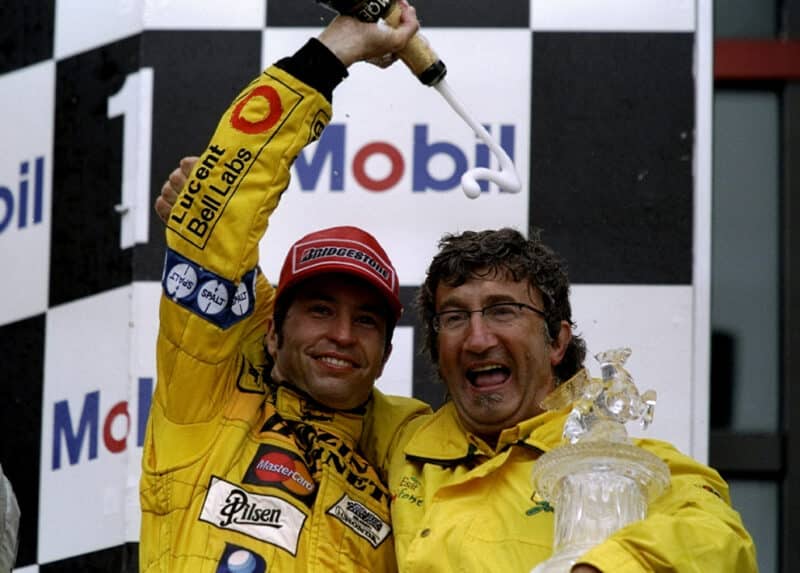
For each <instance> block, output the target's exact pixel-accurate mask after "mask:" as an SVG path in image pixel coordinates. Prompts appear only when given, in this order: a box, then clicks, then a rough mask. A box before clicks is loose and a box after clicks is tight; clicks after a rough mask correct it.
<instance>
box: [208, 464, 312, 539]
mask: <svg viewBox="0 0 800 573" xmlns="http://www.w3.org/2000/svg"><path fill="white" fill-rule="evenodd" d="M200 521H205V522H206V523H209V524H211V525H213V526H214V527H217V528H219V529H228V530H231V531H238V532H239V533H243V534H244V535H247V536H249V537H252V538H253V539H259V540H261V541H266V542H267V543H271V544H273V545H276V546H278V547H280V548H281V549H285V550H286V551H288V552H289V553H291V554H292V555H297V542H298V540H299V539H300V532H301V531H302V530H303V525H304V524H305V521H306V514H305V513H303V512H302V511H300V510H299V509H298V508H296V507H295V506H294V505H292V504H291V503H289V502H288V501H286V500H284V499H281V498H279V497H274V496H271V495H258V494H255V493H251V492H249V491H246V490H244V489H242V488H241V487H240V486H238V485H236V484H233V483H230V482H227V481H225V480H223V479H220V478H218V477H216V476H212V478H211V481H210V482H209V485H208V493H206V499H205V501H204V502H203V509H202V511H201V512H200Z"/></svg>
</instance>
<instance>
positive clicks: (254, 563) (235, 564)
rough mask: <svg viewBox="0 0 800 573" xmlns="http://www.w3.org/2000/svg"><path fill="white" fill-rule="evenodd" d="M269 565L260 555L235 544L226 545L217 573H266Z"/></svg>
mask: <svg viewBox="0 0 800 573" xmlns="http://www.w3.org/2000/svg"><path fill="white" fill-rule="evenodd" d="M266 571H267V563H266V562H265V561H264V558H263V557H261V556H260V555H258V554H256V553H253V552H252V551H250V550H249V549H246V548H244V547H239V546H238V545H234V544H233V543H226V544H225V551H223V552H222V557H220V560H219V566H217V571H216V573H266Z"/></svg>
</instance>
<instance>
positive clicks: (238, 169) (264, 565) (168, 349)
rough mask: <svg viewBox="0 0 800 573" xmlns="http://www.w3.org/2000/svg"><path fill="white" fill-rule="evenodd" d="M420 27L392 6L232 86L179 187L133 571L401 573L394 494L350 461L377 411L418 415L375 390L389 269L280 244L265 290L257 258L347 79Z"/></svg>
mask: <svg viewBox="0 0 800 573" xmlns="http://www.w3.org/2000/svg"><path fill="white" fill-rule="evenodd" d="M417 26H418V23H417V20H416V17H415V15H414V12H413V10H412V9H410V8H409V7H408V6H407V5H405V4H404V5H403V11H402V16H401V21H400V24H399V27H398V28H397V29H396V30H393V29H391V28H388V27H380V26H377V25H366V24H362V23H360V22H358V21H356V20H354V19H352V18H337V19H335V20H334V21H333V22H332V23H331V24H330V25H329V26H328V27H327V28H326V29H325V30H324V31H323V32H322V34H320V36H319V39H312V40H310V41H309V42H308V43H307V44H306V45H305V46H304V47H303V48H301V49H300V50H299V51H298V52H297V53H296V54H294V55H293V56H291V57H289V58H285V59H282V60H280V61H279V62H277V63H276V64H275V65H273V66H271V67H270V68H268V69H267V70H266V71H264V72H263V73H262V74H261V75H260V76H259V77H258V78H256V79H255V80H254V81H253V82H251V83H250V85H248V86H247V87H245V89H244V90H243V91H242V93H241V94H239V96H238V97H237V98H236V99H235V100H234V101H233V103H232V104H231V106H230V107H229V108H228V110H227V111H226V112H225V114H224V116H223V118H222V120H221V121H220V123H219V125H218V127H217V130H216V132H215V133H214V135H213V137H212V138H211V141H210V142H209V144H208V146H207V148H206V150H205V151H204V152H203V153H202V155H201V157H200V159H199V161H198V162H197V163H196V164H195V165H194V169H193V170H192V171H191V173H190V174H189V176H188V179H187V180H186V181H185V182H184V181H180V182H181V183H185V184H182V185H181V187H182V191H181V193H180V195H179V196H177V198H176V199H175V203H174V205H173V206H172V210H171V212H170V214H169V217H168V222H167V254H166V260H165V268H164V275H163V294H162V298H161V305H160V328H159V333H158V344H157V368H158V381H157V385H156V391H155V396H154V399H153V403H152V408H151V412H150V417H149V421H148V427H147V437H146V442H145V446H144V452H143V460H142V478H141V484H140V497H141V508H142V526H141V539H140V552H139V555H140V559H139V562H140V569H141V570H142V571H148V572H151V571H152V572H155V571H160V572H164V573H179V572H184V571H185V572H191V573H214V572H216V573H222V572H227V573H233V572H242V573H265V572H266V571H270V572H277V571H303V572H306V571H309V572H312V571H317V572H329V571H346V572H352V571H363V572H372V571H394V570H395V569H396V561H395V552H394V540H393V536H392V535H391V525H390V523H389V522H390V516H389V503H390V498H389V493H388V490H387V489H386V486H385V484H384V483H383V482H382V481H381V479H380V477H379V474H378V472H377V471H376V469H375V468H374V467H373V466H372V465H370V464H369V462H367V461H366V460H365V459H364V457H363V456H362V455H361V454H360V453H359V451H358V448H357V444H358V440H359V438H360V434H361V432H362V429H363V426H364V419H365V416H366V415H367V413H368V412H369V410H370V409H371V408H372V407H373V405H374V404H376V403H382V404H383V403H384V402H385V404H384V405H383V408H382V409H383V410H385V411H388V412H390V417H389V418H387V420H386V422H387V428H395V427H397V426H399V425H400V418H404V417H405V416H413V415H414V413H415V412H418V411H427V410H428V409H427V407H426V406H424V405H422V404H421V403H418V402H414V401H411V400H408V399H406V400H402V401H400V400H396V401H393V402H392V401H390V400H389V399H387V398H385V397H383V396H382V395H381V394H380V393H379V392H378V391H377V390H375V389H374V388H373V385H374V382H375V379H376V378H377V377H378V376H379V375H380V373H381V371H382V369H383V366H384V364H385V362H386V360H387V358H388V357H389V353H390V351H391V337H392V331H393V329H394V325H395V324H396V322H397V320H398V318H399V316H400V312H401V305H400V300H399V282H398V278H397V274H396V272H395V269H394V267H393V266H392V263H391V261H390V260H389V258H388V256H387V255H386V253H385V252H384V250H383V249H382V248H381V246H380V245H379V244H378V242H377V241H376V240H375V238H374V237H372V236H371V235H370V234H369V233H367V232H365V231H363V230H361V229H358V228H355V227H334V228H331V229H326V230H323V231H318V232H315V233H311V234H310V235H307V236H305V237H303V238H302V239H300V240H299V241H297V242H296V243H295V244H294V245H293V246H292V248H291V249H290V251H289V253H288V255H287V256H286V258H285V263H284V265H283V269H282V271H281V275H280V277H279V281H278V287H277V290H273V288H272V287H271V286H270V284H269V282H268V281H267V280H266V278H265V277H264V275H263V274H262V273H261V272H260V270H259V268H258V260H257V259H258V248H257V247H258V241H259V239H260V238H261V236H262V235H263V234H264V232H265V230H266V227H267V221H268V218H269V217H270V215H271V214H272V212H273V211H274V209H275V208H276V206H277V204H278V200H279V198H280V195H281V193H282V192H283V191H284V190H285V189H286V186H287V184H288V179H289V167H290V165H291V164H292V162H293V161H294V159H295V157H296V156H297V154H298V153H299V152H300V150H301V149H302V147H303V146H304V145H306V144H308V143H310V142H311V141H313V140H314V139H315V138H316V137H318V136H319V133H320V132H321V130H322V129H323V128H324V126H325V125H326V124H327V122H328V121H329V119H330V117H331V106H330V100H331V97H332V91H333V88H334V87H335V86H336V85H337V84H338V83H339V82H340V81H341V80H342V79H343V78H344V77H345V76H346V75H347V66H348V65H350V64H351V63H353V62H355V61H358V60H362V59H366V58H371V57H375V56H380V55H383V54H385V53H389V52H394V51H397V50H398V49H400V48H401V47H402V46H403V45H405V43H406V42H407V41H408V39H409V38H410V37H411V36H412V35H413V34H414V32H415V31H416V29H417ZM182 177H183V175H182V174H181V171H180V170H178V172H177V173H175V174H173V180H180V179H181V178H182ZM273 305H274V314H273ZM265 334H266V338H265ZM265 341H266V350H268V354H267V352H265V344H264V342H265ZM390 406H391V407H390ZM394 417H399V418H398V419H397V421H394V420H393V418H394Z"/></svg>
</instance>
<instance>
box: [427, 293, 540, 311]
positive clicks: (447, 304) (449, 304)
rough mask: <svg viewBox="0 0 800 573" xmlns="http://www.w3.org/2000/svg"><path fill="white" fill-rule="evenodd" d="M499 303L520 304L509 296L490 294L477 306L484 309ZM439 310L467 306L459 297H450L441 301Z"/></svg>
mask: <svg viewBox="0 0 800 573" xmlns="http://www.w3.org/2000/svg"><path fill="white" fill-rule="evenodd" d="M501 302H520V301H518V300H517V299H515V298H514V297H513V296H512V295H510V294H506V293H502V294H490V295H488V296H487V297H486V298H485V299H483V300H482V301H481V302H480V303H479V304H480V305H481V307H486V306H491V305H493V304H498V303H501ZM526 304H527V303H526ZM440 308H441V309H444V310H450V309H465V308H467V305H466V304H465V303H464V302H463V301H462V300H461V299H459V297H454V296H450V297H447V298H446V299H445V300H443V301H442V304H441V306H440Z"/></svg>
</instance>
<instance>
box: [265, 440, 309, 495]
mask: <svg viewBox="0 0 800 573" xmlns="http://www.w3.org/2000/svg"><path fill="white" fill-rule="evenodd" d="M253 473H254V474H255V477H256V478H257V479H258V480H259V481H260V482H261V483H263V484H265V485H269V484H276V485H277V484H280V485H281V486H283V487H285V488H286V489H287V490H289V491H290V492H292V493H295V494H298V495H309V494H311V493H313V492H314V489H315V488H316V486H315V484H314V480H313V479H312V478H311V474H310V473H309V471H308V468H306V466H305V464H303V463H302V462H301V461H300V460H298V459H297V458H295V457H294V456H292V455H291V454H289V453H288V452H281V451H276V450H273V451H268V452H266V453H264V454H263V455H262V456H261V457H260V458H259V459H258V460H257V461H256V462H255V464H254V465H253Z"/></svg>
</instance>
